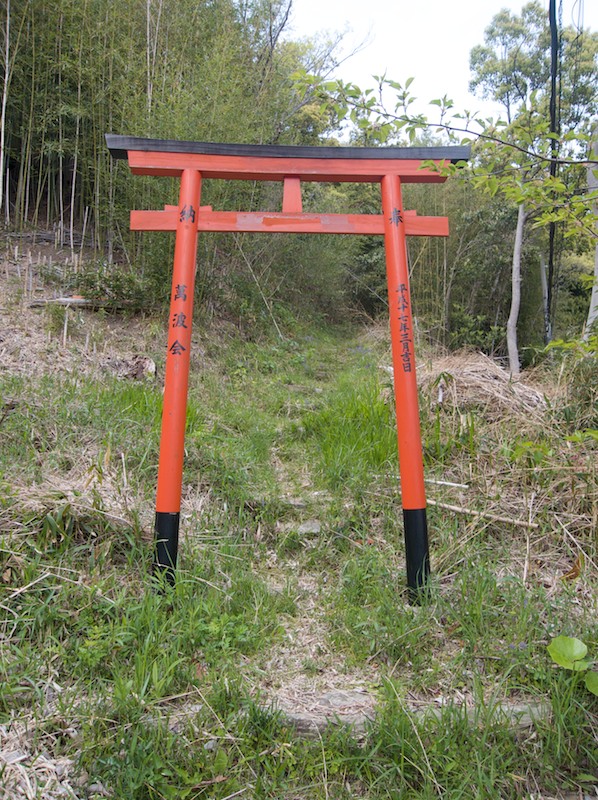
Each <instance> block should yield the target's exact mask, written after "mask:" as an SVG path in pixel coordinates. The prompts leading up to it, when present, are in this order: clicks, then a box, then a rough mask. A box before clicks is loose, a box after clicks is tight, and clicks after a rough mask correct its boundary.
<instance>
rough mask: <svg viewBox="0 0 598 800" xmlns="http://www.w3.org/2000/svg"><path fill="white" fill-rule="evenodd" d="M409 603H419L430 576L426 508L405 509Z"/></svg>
mask: <svg viewBox="0 0 598 800" xmlns="http://www.w3.org/2000/svg"><path fill="white" fill-rule="evenodd" d="M403 523H404V528H405V556H406V561H407V588H408V591H409V602H410V603H418V602H419V600H420V598H421V595H422V593H423V591H422V590H423V589H424V588H425V586H426V584H427V582H428V577H429V575H430V552H429V548H428V523H427V519H426V509H425V508H415V509H406V508H404V509H403Z"/></svg>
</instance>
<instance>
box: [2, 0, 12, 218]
mask: <svg viewBox="0 0 598 800" xmlns="http://www.w3.org/2000/svg"><path fill="white" fill-rule="evenodd" d="M4 35H5V36H6V41H5V43H4V81H3V84H2V112H1V114H0V210H2V200H3V197H4V191H3V189H4V159H5V131H6V103H7V101H8V76H9V73H10V67H9V59H10V0H6V28H5V30H4Z"/></svg>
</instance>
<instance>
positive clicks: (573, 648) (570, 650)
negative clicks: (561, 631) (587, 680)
mask: <svg viewBox="0 0 598 800" xmlns="http://www.w3.org/2000/svg"><path fill="white" fill-rule="evenodd" d="M547 650H548V652H549V654H550V657H551V658H552V660H553V661H554V662H556V663H557V664H558V665H559V666H560V667H564V668H565V669H572V670H575V671H580V670H584V669H587V668H588V667H589V665H590V662H589V661H583V660H582V659H583V658H584V657H585V656H586V655H587V652H588V648H587V647H586V645H585V644H584V643H583V642H582V641H581V639H575V638H574V637H572V636H557V637H556V638H555V639H553V640H552V641H551V643H550V644H549V645H548V648H547Z"/></svg>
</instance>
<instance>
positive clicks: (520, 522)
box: [428, 499, 540, 528]
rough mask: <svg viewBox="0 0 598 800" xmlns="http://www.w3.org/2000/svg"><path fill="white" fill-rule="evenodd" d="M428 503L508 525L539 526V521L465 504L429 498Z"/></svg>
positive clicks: (457, 512)
mask: <svg viewBox="0 0 598 800" xmlns="http://www.w3.org/2000/svg"><path fill="white" fill-rule="evenodd" d="M428 505H430V506H437V507H438V508H444V509H446V510H447V511H454V512H455V513H456V514H467V515H468V516H471V517H481V518H482V519H488V520H490V521H491V522H505V523H506V524H507V525H518V526H519V527H520V528H539V527H540V526H539V525H538V523H537V522H526V521H525V520H523V519H512V518H511V517H501V516H499V515H498V514H490V513H489V512H487V511H475V510H474V509H473V508H465V507H464V506H452V505H449V503H440V502H439V501H438V500H430V499H428Z"/></svg>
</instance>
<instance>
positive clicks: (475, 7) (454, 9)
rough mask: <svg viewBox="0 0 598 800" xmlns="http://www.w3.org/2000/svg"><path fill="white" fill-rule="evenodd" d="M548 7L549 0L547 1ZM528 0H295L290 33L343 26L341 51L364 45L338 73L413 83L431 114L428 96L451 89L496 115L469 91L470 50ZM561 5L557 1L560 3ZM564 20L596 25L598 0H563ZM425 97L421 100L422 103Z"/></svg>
mask: <svg viewBox="0 0 598 800" xmlns="http://www.w3.org/2000/svg"><path fill="white" fill-rule="evenodd" d="M541 2H542V3H543V5H544V6H545V8H546V10H547V13H548V0H541ZM523 5H524V2H522V0H453V1H452V3H450V4H449V3H447V2H446V0H411V2H406V0H293V10H292V16H291V20H290V26H289V29H288V35H289V36H290V37H292V38H294V39H298V38H303V37H310V36H314V35H316V34H318V33H321V32H322V31H327V30H328V31H331V32H334V31H340V32H345V37H344V41H345V44H344V47H343V51H344V52H346V53H350V52H351V51H352V50H355V49H356V48H357V47H358V46H359V45H362V47H361V49H360V51H359V52H358V53H356V54H355V55H353V56H352V57H350V58H349V59H347V60H346V61H345V62H344V63H343V64H342V65H341V66H340V68H339V69H338V71H337V74H336V75H335V76H334V77H339V78H342V79H343V80H345V81H351V82H353V83H356V84H357V85H358V86H360V87H361V88H364V87H367V86H373V85H374V83H373V81H372V79H371V76H372V75H382V74H384V72H386V74H387V77H388V78H390V79H392V80H396V81H398V82H399V83H401V84H404V83H405V80H406V79H407V78H410V77H412V78H415V80H414V82H413V83H412V85H411V87H410V91H411V93H412V94H413V95H414V96H416V97H417V98H418V105H417V107H415V110H417V111H420V112H422V113H427V114H430V112H431V109H430V108H429V106H428V103H429V101H430V100H432V99H435V98H439V97H442V96H443V95H445V94H446V95H448V97H450V98H451V99H452V100H453V101H454V103H455V106H456V107H457V108H458V109H460V110H465V109H467V110H469V111H479V112H481V113H483V114H484V115H488V114H494V115H495V114H496V111H497V108H496V107H495V106H493V105H492V104H489V103H485V102H482V101H481V100H480V99H478V98H475V97H473V96H472V95H470V94H469V91H468V83H469V80H470V75H469V52H470V50H471V49H472V48H473V47H474V46H475V45H477V44H483V43H484V30H485V28H486V27H487V26H488V24H489V23H490V21H491V19H492V17H493V16H494V15H495V14H496V13H497V12H498V11H500V10H501V9H502V8H508V9H510V11H511V12H512V13H513V14H519V12H520V11H521V8H522V6H523ZM557 9H558V4H557ZM562 9H563V11H562V15H563V25H564V26H567V25H570V24H571V25H574V26H575V27H577V25H578V22H579V20H580V15H581V21H582V24H583V27H584V28H590V29H591V30H594V31H596V30H598V0H562ZM420 103H421V105H420Z"/></svg>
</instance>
